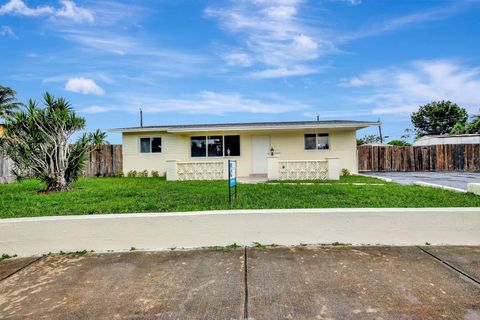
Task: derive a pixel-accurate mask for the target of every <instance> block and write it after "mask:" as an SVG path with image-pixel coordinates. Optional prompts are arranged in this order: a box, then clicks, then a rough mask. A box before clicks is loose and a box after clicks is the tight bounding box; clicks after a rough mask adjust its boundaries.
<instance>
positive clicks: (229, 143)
mask: <svg viewBox="0 0 480 320" xmlns="http://www.w3.org/2000/svg"><path fill="white" fill-rule="evenodd" d="M191 155H192V157H224V156H225V157H228V156H232V157H234V156H239V155H240V136H238V135H236V136H198V137H191Z"/></svg>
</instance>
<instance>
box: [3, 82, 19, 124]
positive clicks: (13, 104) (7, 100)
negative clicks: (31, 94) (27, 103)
mask: <svg viewBox="0 0 480 320" xmlns="http://www.w3.org/2000/svg"><path fill="white" fill-rule="evenodd" d="M16 94H17V93H16V92H15V91H14V90H13V89H10V88H8V87H4V86H2V85H0V118H3V119H6V118H7V117H8V116H9V115H11V114H12V113H13V112H14V111H15V110H17V109H18V108H20V107H21V106H22V103H20V102H18V101H17V99H16V98H15V95H16Z"/></svg>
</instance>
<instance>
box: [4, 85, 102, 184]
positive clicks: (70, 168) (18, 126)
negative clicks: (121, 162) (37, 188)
mask: <svg viewBox="0 0 480 320" xmlns="http://www.w3.org/2000/svg"><path fill="white" fill-rule="evenodd" d="M84 127H85V119H84V118H82V117H78V116H77V115H76V114H75V112H74V111H73V109H72V107H71V106H70V104H69V103H68V102H67V101H66V100H65V99H63V98H57V99H55V98H54V97H53V96H52V95H51V94H49V93H48V92H47V93H45V96H44V107H40V106H39V105H38V104H37V103H36V102H35V101H33V100H30V101H29V103H28V106H26V107H24V108H21V109H20V110H19V111H16V112H13V113H10V114H9V115H8V116H7V118H6V122H5V132H4V136H3V137H1V138H0V148H1V149H4V150H6V152H7V155H8V156H9V157H10V158H11V159H12V160H13V162H14V166H15V168H14V170H13V173H14V175H15V176H17V178H23V177H25V176H26V175H27V174H29V173H31V174H33V175H34V176H35V177H36V178H38V179H39V180H40V181H42V182H44V183H45V185H46V188H45V191H48V192H50V191H67V190H70V184H71V183H72V182H74V181H75V180H77V179H78V177H79V176H80V174H81V171H82V168H83V165H84V163H85V160H86V156H87V155H88V153H89V152H91V151H93V150H94V149H95V148H97V147H98V146H99V145H100V144H102V143H104V141H105V136H106V135H105V133H103V132H101V131H99V130H97V131H96V132H94V133H89V134H86V133H84V134H83V135H82V136H81V137H80V138H79V139H78V140H77V141H76V142H74V143H73V144H71V142H70V139H71V137H72V136H73V134H74V133H76V132H77V131H79V130H81V129H84Z"/></svg>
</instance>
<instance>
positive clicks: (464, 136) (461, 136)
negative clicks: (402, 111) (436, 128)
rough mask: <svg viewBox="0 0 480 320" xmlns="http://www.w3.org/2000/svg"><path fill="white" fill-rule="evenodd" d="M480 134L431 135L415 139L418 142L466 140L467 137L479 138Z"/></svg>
mask: <svg viewBox="0 0 480 320" xmlns="http://www.w3.org/2000/svg"><path fill="white" fill-rule="evenodd" d="M479 136H480V134H478V133H469V134H439V135H431V136H423V137H420V138H418V139H417V141H419V140H426V139H433V138H441V139H445V138H467V137H479Z"/></svg>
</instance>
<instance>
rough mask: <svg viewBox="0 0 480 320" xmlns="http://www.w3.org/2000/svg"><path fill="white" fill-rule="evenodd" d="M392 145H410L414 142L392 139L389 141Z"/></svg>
mask: <svg viewBox="0 0 480 320" xmlns="http://www.w3.org/2000/svg"><path fill="white" fill-rule="evenodd" d="M388 144H389V145H391V146H400V147H409V146H411V145H412V144H411V143H408V142H406V141H403V140H392V141H390V142H389V143H388Z"/></svg>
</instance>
